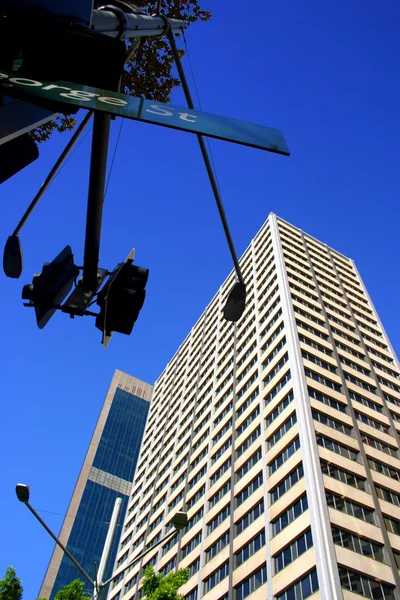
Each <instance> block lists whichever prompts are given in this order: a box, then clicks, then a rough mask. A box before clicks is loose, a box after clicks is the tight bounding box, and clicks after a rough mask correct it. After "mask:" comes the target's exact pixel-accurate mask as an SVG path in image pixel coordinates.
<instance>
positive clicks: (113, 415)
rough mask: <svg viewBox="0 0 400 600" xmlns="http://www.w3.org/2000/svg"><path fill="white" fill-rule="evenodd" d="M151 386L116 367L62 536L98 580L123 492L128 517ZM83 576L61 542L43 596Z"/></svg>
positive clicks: (115, 543) (111, 561) (115, 544)
mask: <svg viewBox="0 0 400 600" xmlns="http://www.w3.org/2000/svg"><path fill="white" fill-rule="evenodd" d="M152 391H153V387H152V386H151V385H149V384H147V383H144V382H143V381H140V380H139V379H136V378H135V377H131V376H130V375H126V374H125V373H122V372H121V371H116V372H115V374H114V377H113V379H112V382H111V385H110V387H109V390H108V393H107V396H106V399H105V401H104V404H103V408H102V410H101V413H100V416H99V419H98V421H97V425H96V428H95V430H94V433H93V437H92V440H91V442H90V446H89V449H88V451H87V454H86V458H85V461H84V463H83V466H82V469H81V472H80V475H79V478H78V480H77V483H76V486H75V490H74V493H73V495H72V498H71V502H70V505H69V508H68V512H67V515H66V517H65V519H64V523H63V526H62V529H61V532H60V535H59V538H60V540H61V542H62V543H63V544H64V545H65V546H66V547H67V549H68V550H69V551H70V552H71V554H72V555H73V557H74V558H76V560H77V561H78V562H79V563H80V565H81V566H82V567H83V568H84V569H85V571H86V572H87V573H88V574H89V575H90V576H91V577H93V579H94V575H95V573H94V563H95V562H96V563H97V565H99V562H100V558H101V553H102V550H103V546H104V542H105V539H106V536H107V531H108V523H109V522H110V519H111V515H112V511H113V508H114V503H115V500H116V498H118V497H119V498H121V499H122V505H121V511H120V517H119V523H121V524H122V522H123V518H124V515H125V511H126V507H127V503H128V499H129V493H130V490H131V487H132V480H133V476H134V473H135V468H136V462H137V458H138V455H139V450H140V444H141V441H142V436H143V431H144V427H145V424H146V419H147V414H148V410H149V405H150V400H151V395H152ZM120 534H121V527H118V528H117V532H116V535H115V538H114V541H113V545H112V548H111V553H110V559H109V562H108V569H107V571H106V574H105V579H107V578H108V577H109V576H110V575H111V571H112V567H113V564H114V560H115V555H116V552H117V548H118V543H119V538H120ZM78 578H80V579H82V577H81V575H80V573H79V571H78V570H77V569H76V568H75V567H74V565H73V564H72V563H71V561H70V560H69V558H68V557H67V556H65V555H64V554H63V552H62V551H61V550H60V548H59V547H58V546H56V547H55V549H54V552H53V555H52V558H51V560H50V563H49V566H48V569H47V573H46V576H45V578H44V581H43V584H42V587H41V590H40V593H39V596H40V597H42V596H43V597H45V598H50V599H52V598H54V596H55V594H56V593H57V592H58V590H60V589H61V588H63V587H64V586H65V585H67V584H68V583H70V582H71V581H72V580H74V579H78ZM85 584H86V581H85ZM90 591H92V590H90Z"/></svg>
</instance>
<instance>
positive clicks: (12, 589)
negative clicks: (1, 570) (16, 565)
mask: <svg viewBox="0 0 400 600" xmlns="http://www.w3.org/2000/svg"><path fill="white" fill-rule="evenodd" d="M21 598H22V585H21V580H20V579H19V578H18V577H17V573H16V571H15V569H13V567H7V569H6V574H5V576H4V579H0V600H21Z"/></svg>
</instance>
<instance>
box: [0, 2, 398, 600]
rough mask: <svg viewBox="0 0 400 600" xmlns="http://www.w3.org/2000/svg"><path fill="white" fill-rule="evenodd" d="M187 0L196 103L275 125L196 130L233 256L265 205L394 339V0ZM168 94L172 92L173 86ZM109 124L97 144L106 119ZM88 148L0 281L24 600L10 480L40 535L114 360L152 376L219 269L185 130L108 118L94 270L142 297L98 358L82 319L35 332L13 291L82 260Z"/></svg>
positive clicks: (18, 207) (43, 544)
mask: <svg viewBox="0 0 400 600" xmlns="http://www.w3.org/2000/svg"><path fill="white" fill-rule="evenodd" d="M203 2H204V8H207V9H210V10H211V11H212V13H213V18H212V20H211V21H210V22H209V23H207V24H199V25H194V26H193V27H191V28H190V29H189V31H188V32H187V41H188V45H189V50H190V55H191V60H192V63H193V68H194V73H195V77H196V82H197V86H198V89H199V93H200V99H201V102H202V108H203V110H206V111H208V112H213V113H216V114H220V115H225V116H229V117H234V118H238V119H243V120H248V121H251V122H254V123H259V124H263V125H267V126H270V127H276V128H278V129H282V130H283V132H284V135H285V137H286V140H287V142H288V145H289V148H290V150H291V157H290V158H287V157H284V156H278V155H273V154H270V153H267V152H262V151H260V150H254V149H250V148H246V147H241V146H238V145H234V144H229V143H227V142H219V141H211V147H212V151H213V155H214V160H215V164H216V168H217V174H218V179H219V182H220V186H221V189H222V193H223V198H224V202H225V208H226V212H227V215H228V218H229V222H230V225H231V229H232V234H233V238H234V240H235V243H236V246H237V250H238V252H239V253H242V252H243V251H244V249H245V248H246V246H247V245H248V243H249V241H250V240H251V238H252V237H253V236H254V234H255V233H256V231H257V230H258V229H259V227H260V226H261V225H262V223H263V222H264V220H265V219H266V218H267V216H268V214H269V212H271V211H273V212H275V213H276V214H278V215H280V216H282V217H283V218H285V219H287V220H288V221H290V222H291V223H293V224H295V225H297V226H298V227H301V228H302V229H303V230H304V231H306V232H308V233H310V234H312V235H314V236H315V237H317V238H318V239H320V240H322V241H324V242H326V243H327V244H329V245H331V246H332V247H333V248H335V249H337V250H339V251H340V252H342V253H344V254H345V255H347V256H350V257H352V258H353V259H354V260H355V261H356V264H357V266H358V268H359V270H360V273H361V276H362V277H363V278H364V281H365V283H366V285H367V288H368V290H369V292H370V294H371V296H372V299H373V301H374V303H375V306H376V308H377V310H378V312H379V314H380V316H381V318H382V320H383V323H384V326H385V328H386V330H387V332H388V334H389V336H390V337H391V340H392V342H393V344H394V346H395V348H397V350H398V349H399V347H400V331H399V318H398V306H399V298H398V296H399V291H400V285H399V260H398V256H399V241H398V230H399V217H400V214H399V213H400V211H399V196H400V195H399V191H400V190H399V188H400V185H399V153H398V148H399V139H400V119H399V105H400V84H399V77H398V64H399V56H400V42H399V36H398V27H399V22H400V5H399V3H398V2H397V1H396V0H385V1H384V2H379V3H377V2H373V1H372V0H365V1H363V2H361V1H360V0H346V1H344V0H341V1H339V2H335V3H327V2H320V1H317V0H309V1H308V2H298V1H295V0H280V1H279V2H277V1H275V2H257V3H244V2H238V1H237V0H232V1H231V2H229V3H227V2H225V1H224V0H214V1H213V0H208V2H207V0H203ZM252 11H253V12H254V16H251V12H252ZM185 65H186V69H187V73H188V74H189V68H188V63H187V60H186V61H185ZM192 89H193V85H192ZM173 101H174V103H175V104H182V103H183V99H182V92H181V91H179V90H177V91H176V92H175V93H174V97H173ZM80 114H83V113H82V112H81V113H80ZM112 127H113V131H112V139H111V152H112V151H113V148H114V144H115V139H116V135H117V132H118V129H119V121H115V122H113V126H112ZM67 139H68V135H67V134H65V135H62V136H60V135H57V136H56V137H54V139H52V140H51V142H49V143H48V144H46V145H45V146H43V147H41V149H40V158H39V160H38V161H36V163H34V164H33V165H31V166H30V167H28V168H27V169H26V170H24V171H23V172H22V173H20V174H19V175H17V176H16V177H14V178H13V179H12V180H11V181H9V182H7V183H5V184H4V185H3V186H2V189H1V192H2V194H1V195H2V201H1V204H2V207H3V214H2V218H1V220H0V229H1V235H0V239H1V240H3V241H5V240H6V239H7V236H8V235H9V234H10V233H11V232H12V230H13V229H14V227H15V225H16V223H17V222H18V220H19V218H20V217H21V215H22V213H23V211H24V210H25V208H26V206H27V204H28V203H29V202H30V201H31V199H32V198H33V196H34V194H35V192H36V191H37V189H38V187H39V186H40V184H41V183H42V181H43V179H44V178H45V176H46V174H47V172H48V170H49V169H50V167H51V165H52V164H53V162H54V160H55V158H56V157H57V156H58V154H59V153H60V151H61V149H62V148H63V147H64V145H65V144H66V142H67ZM89 149H90V136H88V137H87V138H86V139H85V141H84V142H83V143H82V145H81V146H80V147H79V148H78V150H77V151H76V152H75V154H74V155H73V157H72V158H71V160H70V161H69V162H68V164H67V165H66V167H65V168H64V169H63V170H62V172H61V174H60V175H59V176H58V177H57V179H56V180H55V182H54V183H53V185H52V186H51V188H50V190H49V192H48V193H47V194H46V195H45V196H44V198H43V199H42V201H41V203H40V205H39V207H38V209H37V211H36V212H35V213H34V215H33V217H32V218H31V220H30V221H29V222H28V224H27V225H26V227H25V229H24V230H23V232H22V235H21V239H22V243H23V248H24V253H25V265H24V273H23V276H22V277H21V279H20V280H10V279H8V280H7V279H6V278H5V276H3V279H2V295H1V299H0V301H1V314H2V316H3V324H2V332H1V334H2V336H1V337H2V344H1V347H0V354H1V357H0V360H1V363H0V364H1V365H2V376H1V384H2V419H1V422H2V427H1V430H2V431H1V437H0V456H1V473H2V475H1V495H0V515H1V517H0V518H1V529H0V531H1V542H0V571H1V572H3V570H4V568H5V567H6V565H9V564H12V565H14V566H15V567H16V569H17V571H18V574H19V575H20V576H21V578H22V579H23V584H24V587H25V599H27V600H31V599H34V598H36V594H37V593H38V591H39V587H40V584H41V580H42V577H43V575H44V573H45V570H46V567H47V564H48V560H49V558H50V554H51V551H52V547H53V543H52V541H51V539H50V538H49V537H48V535H47V534H46V532H45V531H44V530H42V528H41V527H40V526H39V524H38V523H37V522H36V521H35V520H34V519H33V517H32V516H31V515H30V514H29V512H28V511H27V510H26V509H25V508H24V507H23V506H22V505H21V504H19V503H18V501H17V500H16V498H15V494H14V486H15V484H16V483H17V482H19V481H21V482H25V483H28V484H30V486H31V500H32V504H33V505H34V506H35V507H36V508H37V509H40V510H42V511H49V512H42V513H41V514H42V516H43V517H44V518H45V519H46V520H47V522H48V523H49V524H50V526H51V527H53V528H54V529H55V530H57V531H58V530H59V528H60V526H61V524H62V516H61V515H62V514H64V513H65V512H66V510H67V506H68V502H69V499H70V496H71V493H72V491H73V487H74V484H75V481H76V478H77V475H78V473H79V469H80V467H81V464H82V461H83V458H84V455H85V452H86V449H87V446H88V443H89V440H90V437H91V434H92V431H93V428H94V425H95V422H96V419H97V416H98V413H99V411H100V407H101V405H102V402H103V399H104V396H105V394H106V391H107V388H108V385H109V383H110V381H111V378H112V375H113V372H114V369H116V368H118V369H122V370H123V371H126V372H128V373H130V374H132V375H135V376H137V377H139V378H142V379H144V380H146V381H148V382H150V383H152V382H153V381H154V380H155V379H156V378H157V376H158V375H159V374H160V372H161V371H162V369H163V368H164V366H165V364H166V362H167V361H168V360H169V359H170V358H171V356H172V355H173V354H174V352H175V350H176V349H177V347H178V345H179V344H180V343H181V342H182V340H183V339H184V337H185V336H186V334H187V333H188V331H189V330H190V328H191V326H192V325H193V324H194V322H195V321H196V320H197V318H198V317H199V316H200V314H201V312H202V311H203V309H204V308H205V306H206V304H207V303H208V301H209V300H210V299H211V298H212V296H213V295H214V293H215V292H216V290H217V288H218V287H219V285H220V284H221V283H222V281H223V279H224V278H225V276H226V275H227V274H228V272H229V271H230V269H231V262H230V257H229V254H228V251H227V248H226V245H225V242H224V238H223V234H222V229H221V225H220V223H219V220H218V216H217V211H216V208H215V205H214V200H213V197H212V194H211V191H210V187H209V183H208V180H207V178H206V175H205V170H204V167H203V164H202V162H201V158H200V153H199V149H198V146H197V140H196V138H195V137H194V136H193V135H190V134H186V133H182V132H178V131H173V130H168V129H164V128H161V127H156V126H152V125H147V124H139V123H135V122H133V121H126V122H125V123H124V126H123V130H122V137H121V142H120V145H119V148H118V154H117V160H116V163H115V167H114V170H113V173H112V178H111V182H110V186H109V190H108V194H107V198H106V203H105V211H104V227H103V235H102V248H101V261H100V265H101V266H103V267H107V268H112V267H114V266H115V264H116V263H117V262H119V261H120V260H121V259H122V258H123V257H124V256H126V255H127V254H128V252H129V250H130V249H131V248H132V247H133V246H134V247H135V248H136V263H137V264H139V265H143V266H146V267H149V268H150V279H149V284H148V297H147V300H146V304H145V307H144V309H143V311H142V314H141V316H140V318H139V321H138V322H137V325H136V326H135V329H134V331H133V333H132V335H131V336H130V337H126V336H122V335H120V336H118V335H115V336H114V338H113V339H112V341H111V343H110V346H109V347H108V349H107V350H106V351H104V350H103V348H102V346H101V345H100V332H99V331H98V330H97V329H95V327H94V321H93V320H92V319H90V318H85V319H75V320H73V321H72V320H70V319H69V318H68V317H67V316H65V315H62V314H57V315H56V316H55V317H54V318H53V320H52V321H51V322H50V323H49V324H48V326H47V327H46V329H44V330H43V331H39V330H38V329H37V327H36V323H35V319H34V314H33V312H32V311H30V310H28V309H26V308H24V307H23V306H22V302H21V299H20V296H21V288H22V285H23V283H29V282H30V280H31V277H32V275H33V273H35V272H38V271H40V269H41V267H42V265H43V263H44V262H45V261H48V260H51V259H53V258H54V257H55V256H56V254H58V252H59V251H60V250H61V249H62V248H63V247H64V246H65V245H66V244H71V246H72V248H73V251H74V252H75V253H76V257H77V262H78V263H80V262H81V260H82V255H83V241H84V226H85V214H86V199H87V181H88V165H89ZM52 513H58V514H52Z"/></svg>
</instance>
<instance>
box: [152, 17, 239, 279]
mask: <svg viewBox="0 0 400 600" xmlns="http://www.w3.org/2000/svg"><path fill="white" fill-rule="evenodd" d="M164 19H165V22H166V23H168V22H169V20H168V19H167V18H166V17H164ZM167 35H168V39H169V42H170V44H171V50H172V54H173V57H174V59H175V63H176V66H177V69H178V74H179V79H180V80H181V84H182V88H183V91H184V93H185V98H186V102H187V104H188V106H189V108H191V109H192V110H195V107H194V104H193V100H192V96H191V93H190V90H189V85H188V82H187V79H186V75H185V72H184V70H183V67H182V62H181V59H180V57H179V53H178V48H177V46H176V43H175V38H174V32H173V30H172V29H171V28H169V29H168V34H167ZM197 139H198V142H199V146H200V150H201V153H202V155H203V160H204V164H205V166H206V170H207V174H208V177H209V179H210V183H211V187H212V190H213V192H214V198H215V201H216V203H217V208H218V212H219V216H220V219H221V222H222V226H223V228H224V232H225V237H226V240H227V242H228V246H229V250H230V253H231V256H232V260H233V264H234V266H235V271H236V275H237V278H238V280H239V281H240V283H244V279H243V275H242V271H241V269H240V266H239V261H238V258H237V254H236V250H235V246H234V245H233V240H232V236H231V232H230V230H229V225H228V221H227V219H226V215H225V210H224V206H223V204H222V198H221V195H220V193H219V189H218V184H217V181H216V179H215V175H214V171H213V169H212V165H211V161H210V158H209V156H208V152H207V148H206V145H205V143H204V139H203V136H202V135H200V134H197Z"/></svg>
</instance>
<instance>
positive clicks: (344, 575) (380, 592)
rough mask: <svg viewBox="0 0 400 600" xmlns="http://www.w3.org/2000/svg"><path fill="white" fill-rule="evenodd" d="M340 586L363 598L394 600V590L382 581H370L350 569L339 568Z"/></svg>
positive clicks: (368, 578)
mask: <svg viewBox="0 0 400 600" xmlns="http://www.w3.org/2000/svg"><path fill="white" fill-rule="evenodd" d="M339 577H340V583H341V586H342V587H344V588H345V589H346V590H350V591H352V592H355V593H356V594H360V596H363V597H364V598H380V599H381V600H395V595H394V588H393V587H392V586H390V585H387V584H386V583H382V581H377V580H376V579H371V578H370V577H367V576H366V575H361V574H360V573H356V572H355V571H351V570H350V569H346V568H345V567H341V566H339Z"/></svg>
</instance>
